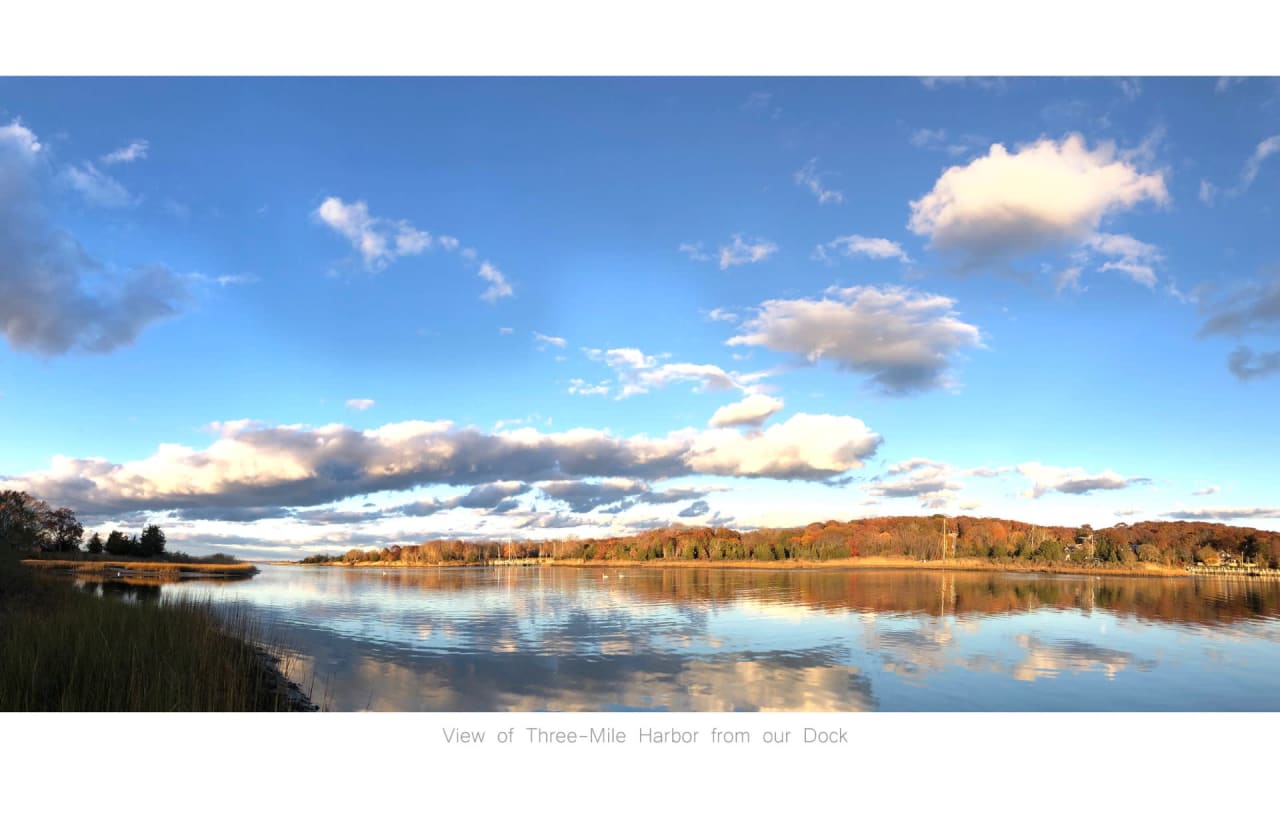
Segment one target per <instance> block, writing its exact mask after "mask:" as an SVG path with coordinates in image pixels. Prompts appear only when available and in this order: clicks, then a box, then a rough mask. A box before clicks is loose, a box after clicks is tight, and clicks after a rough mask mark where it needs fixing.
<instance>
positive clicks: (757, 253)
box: [720, 233, 778, 269]
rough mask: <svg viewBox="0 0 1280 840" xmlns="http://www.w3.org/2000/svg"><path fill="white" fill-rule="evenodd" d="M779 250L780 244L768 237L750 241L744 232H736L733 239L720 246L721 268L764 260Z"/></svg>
mask: <svg viewBox="0 0 1280 840" xmlns="http://www.w3.org/2000/svg"><path fill="white" fill-rule="evenodd" d="M777 251H778V246H777V245H776V244H774V243H773V242H770V241H769V240H767V239H756V240H755V241H754V242H748V241H747V240H745V239H743V238H742V234H739V233H735V234H734V235H733V241H731V242H730V243H729V244H728V245H721V246H720V268H721V269H726V268H729V267H730V266H735V265H747V264H748V263H758V262H764V261H765V260H767V259H769V257H771V256H773V255H774V254H775V253H777Z"/></svg>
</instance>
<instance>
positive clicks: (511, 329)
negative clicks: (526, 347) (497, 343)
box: [498, 327, 516, 335]
mask: <svg viewBox="0 0 1280 840" xmlns="http://www.w3.org/2000/svg"><path fill="white" fill-rule="evenodd" d="M515 331H516V328H515V327H498V335H511V334H512V333H514V332H515Z"/></svg>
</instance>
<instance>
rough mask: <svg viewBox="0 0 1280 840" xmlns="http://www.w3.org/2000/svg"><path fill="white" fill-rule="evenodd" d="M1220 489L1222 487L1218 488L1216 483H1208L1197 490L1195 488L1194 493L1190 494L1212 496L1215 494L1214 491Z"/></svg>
mask: <svg viewBox="0 0 1280 840" xmlns="http://www.w3.org/2000/svg"><path fill="white" fill-rule="evenodd" d="M1221 489H1222V488H1220V487H1219V486H1218V485H1216V484H1210V485H1209V486H1208V487H1201V488H1200V489H1199V490H1196V491H1195V492H1194V493H1192V494H1191V495H1193V496H1213V495H1215V494H1216V493H1218V492H1219V491H1220V490H1221Z"/></svg>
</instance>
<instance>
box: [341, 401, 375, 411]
mask: <svg viewBox="0 0 1280 840" xmlns="http://www.w3.org/2000/svg"><path fill="white" fill-rule="evenodd" d="M374 405H376V403H374V401H373V400H370V399H363V398H362V399H353V400H347V408H349V409H351V410H352V411H368V410H369V409H371V408H373V407H374Z"/></svg>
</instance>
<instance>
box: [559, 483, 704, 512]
mask: <svg viewBox="0 0 1280 840" xmlns="http://www.w3.org/2000/svg"><path fill="white" fill-rule="evenodd" d="M538 489H539V490H540V491H541V492H542V493H543V495H545V496H547V497H548V498H550V499H554V500H555V501H558V502H564V503H565V504H567V505H568V506H569V510H571V511H573V512H574V513H588V512H590V511H593V510H596V509H598V508H603V511H602V512H603V513H611V514H616V513H622V512H623V511H625V510H628V509H630V508H633V507H635V506H636V505H639V504H650V505H662V504H670V503H673V502H685V501H690V500H693V499H701V498H702V497H703V496H705V495H706V494H707V492H708V491H706V490H696V489H692V488H689V489H686V488H679V487H672V488H669V489H667V490H653V489H652V488H651V487H650V486H649V484H648V483H647V482H644V481H631V480H627V479H614V480H610V481H546V482H543V483H542V484H539V485H538ZM606 505H608V507H605V506H606Z"/></svg>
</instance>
